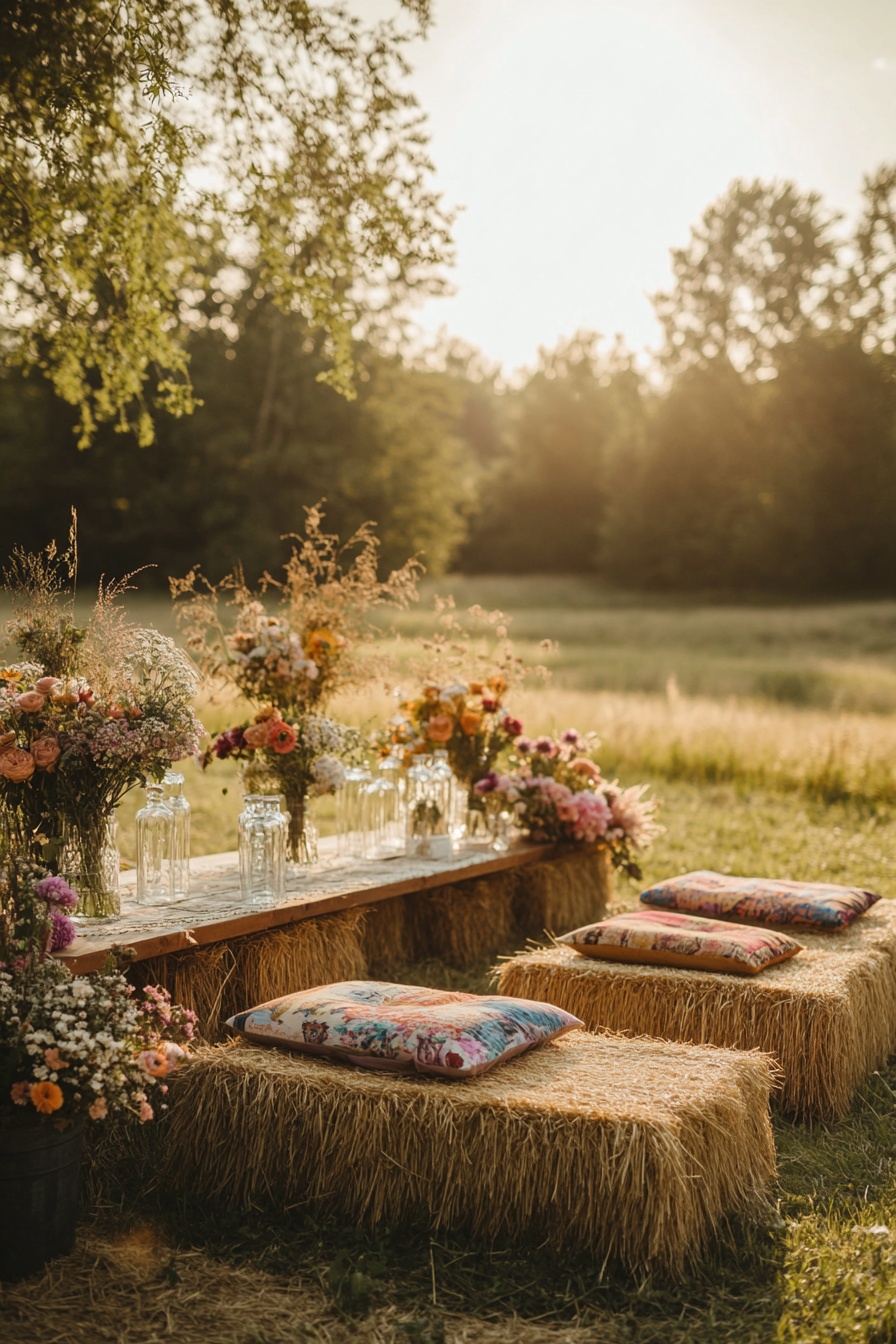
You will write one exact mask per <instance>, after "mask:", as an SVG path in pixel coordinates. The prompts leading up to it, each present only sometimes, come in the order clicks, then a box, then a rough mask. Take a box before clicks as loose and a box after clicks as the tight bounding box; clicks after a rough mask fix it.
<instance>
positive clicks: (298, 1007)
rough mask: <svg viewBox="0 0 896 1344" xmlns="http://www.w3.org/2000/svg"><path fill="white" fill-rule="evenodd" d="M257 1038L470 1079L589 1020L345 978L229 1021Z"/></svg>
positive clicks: (372, 1064)
mask: <svg viewBox="0 0 896 1344" xmlns="http://www.w3.org/2000/svg"><path fill="white" fill-rule="evenodd" d="M227 1025H228V1026H229V1027H233V1028H234V1029H235V1030H236V1031H239V1032H241V1033H242V1034H243V1035H244V1036H246V1037H247V1038H248V1039H249V1040H251V1041H258V1042H261V1043H262V1044H265V1045H283V1046H286V1047H288V1048H289V1049H291V1050H303V1051H307V1052H308V1053H309V1054H315V1055H328V1056H330V1057H331V1058H334V1059H341V1060H345V1061H347V1062H348V1063H350V1064H360V1065H361V1066H362V1067H364V1068H369V1069H388V1070H390V1071H392V1072H393V1073H415V1072H416V1073H435V1074H439V1075H441V1076H443V1077H446V1078H470V1077H472V1076H473V1075H474V1074H477V1073H484V1072H485V1070H486V1069H491V1068H493V1067H494V1065H495V1064H499V1063H501V1061H502V1060H505V1059H510V1058H511V1056H513V1055H518V1054H520V1053H521V1051H523V1050H529V1049H531V1047H532V1046H533V1045H538V1044H540V1043H541V1042H542V1041H550V1040H553V1039H554V1037H555V1036H562V1035H563V1033H564V1032H567V1031H571V1030H572V1029H573V1028H574V1027H581V1026H582V1025H583V1024H582V1023H581V1022H580V1021H579V1019H578V1018H577V1017H573V1016H572V1015H571V1014H570V1013H565V1012H564V1011H563V1010H562V1009H561V1008H554V1007H553V1005H551V1004H549V1003H532V1002H530V1001H529V1000H528V999H505V998H499V997H498V996H497V995H495V996H494V997H484V996H482V995H479V994H461V993H459V992H452V991H449V990H442V989H424V988H421V987H420V986H418V985H393V984H388V983H386V982H383V981H378V980H346V981H343V982H342V983H340V984H336V985H321V986H319V987H318V988H317V989H305V990H302V991H300V992H299V993H297V994H287V995H285V996H284V997H283V998H282V999H273V1000H272V1001H271V1002H270V1003H262V1004H260V1005H259V1006H258V1007H257V1008H250V1009H249V1010H248V1012H245V1013H237V1014H236V1016H235V1017H230V1018H228V1019H227Z"/></svg>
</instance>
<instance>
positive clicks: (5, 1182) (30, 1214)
mask: <svg viewBox="0 0 896 1344" xmlns="http://www.w3.org/2000/svg"><path fill="white" fill-rule="evenodd" d="M84 1127H85V1121H84V1118H83V1116H81V1117H79V1118H78V1119H76V1120H74V1121H72V1123H71V1124H69V1125H67V1126H66V1127H65V1128H64V1129H57V1128H56V1127H55V1126H54V1125H52V1124H47V1125H33V1126H31V1127H29V1128H27V1129H7V1130H4V1129H0V1279H5V1280H7V1281H8V1282H9V1281H13V1280H15V1279H24V1278H26V1277H27V1276H28V1275H29V1274H36V1273H37V1271H38V1270H39V1269H40V1268H41V1267H42V1266H43V1265H45V1264H46V1263H47V1261H48V1260H52V1259H53V1258H54V1257H55V1256H57V1255H65V1254H66V1252H67V1251H70V1250H71V1249H72V1246H73V1245H74V1241H75V1227H76V1226H77V1222H78V1189H79V1185H80V1180H81V1152H82V1149H83V1145H84Z"/></svg>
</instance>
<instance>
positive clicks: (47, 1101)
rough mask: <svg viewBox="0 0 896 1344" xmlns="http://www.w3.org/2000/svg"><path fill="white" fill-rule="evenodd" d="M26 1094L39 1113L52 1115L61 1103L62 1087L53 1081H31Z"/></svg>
mask: <svg viewBox="0 0 896 1344" xmlns="http://www.w3.org/2000/svg"><path fill="white" fill-rule="evenodd" d="M28 1095H29V1096H30V1098H31V1103H32V1105H33V1106H34V1107H35V1109H36V1110H38V1111H40V1113H41V1115H52V1114H53V1112H54V1111H58V1110H59V1107H60V1106H61V1105H62V1088H61V1087H57V1086H56V1084H55V1083H32V1084H31V1087H30V1089H29V1092H28Z"/></svg>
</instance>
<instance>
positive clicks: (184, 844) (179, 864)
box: [162, 770, 191, 901]
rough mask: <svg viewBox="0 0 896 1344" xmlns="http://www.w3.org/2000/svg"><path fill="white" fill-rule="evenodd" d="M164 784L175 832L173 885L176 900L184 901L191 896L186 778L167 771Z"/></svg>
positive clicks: (173, 839) (172, 848) (175, 771)
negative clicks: (185, 791) (185, 794)
mask: <svg viewBox="0 0 896 1344" xmlns="http://www.w3.org/2000/svg"><path fill="white" fill-rule="evenodd" d="M162 784H163V786H164V789H165V805H166V806H167V807H169V808H170V809H171V815H172V816H173V818H174V830H173V836H172V845H171V884H172V886H173V888H174V899H175V900H176V901H183V900H186V898H187V897H188V896H189V894H190V810H191V809H190V804H189V802H188V801H187V799H186V798H185V797H184V777H183V775H182V774H180V772H179V771H177V770H166V772H165V774H164V776H163V778H162Z"/></svg>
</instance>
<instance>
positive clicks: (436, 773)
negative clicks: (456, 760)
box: [430, 748, 457, 835]
mask: <svg viewBox="0 0 896 1344" xmlns="http://www.w3.org/2000/svg"><path fill="white" fill-rule="evenodd" d="M430 772H431V774H432V784H433V796H434V797H435V800H436V804H437V806H438V808H439V811H440V812H441V814H442V816H443V817H444V818H445V821H446V829H447V831H448V834H449V835H452V834H453V831H454V821H455V814H456V811H457V798H456V794H457V781H456V780H455V778H454V771H453V770H452V769H451V766H450V765H449V764H448V752H447V751H445V749H444V748H442V749H440V750H439V751H434V752H433V754H432V764H431V765H430Z"/></svg>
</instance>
